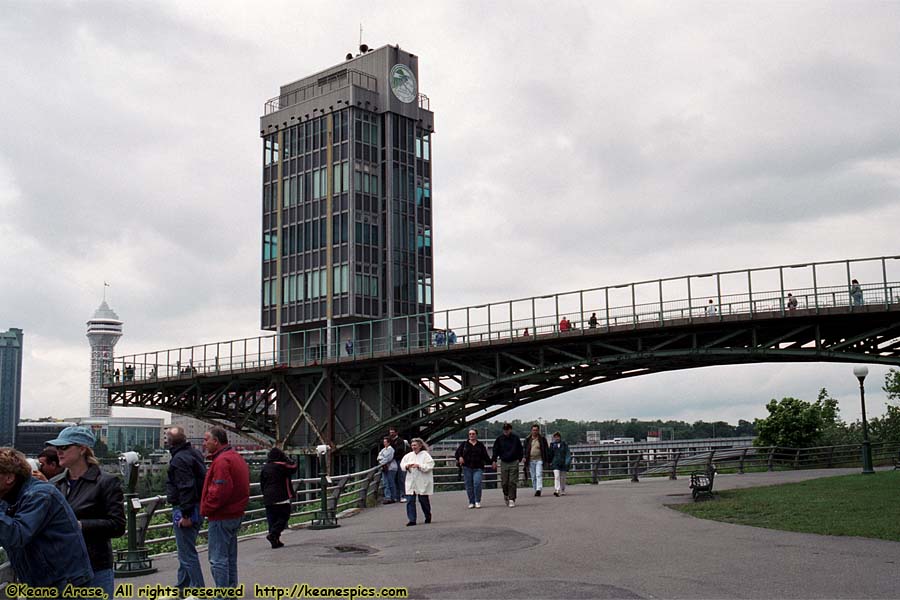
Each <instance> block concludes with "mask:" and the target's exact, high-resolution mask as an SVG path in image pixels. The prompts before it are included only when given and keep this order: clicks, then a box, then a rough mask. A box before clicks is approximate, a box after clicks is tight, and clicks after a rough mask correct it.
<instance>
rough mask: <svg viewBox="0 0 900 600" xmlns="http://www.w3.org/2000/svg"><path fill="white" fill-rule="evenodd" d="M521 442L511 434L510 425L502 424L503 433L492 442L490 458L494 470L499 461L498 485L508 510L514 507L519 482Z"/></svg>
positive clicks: (521, 453)
mask: <svg viewBox="0 0 900 600" xmlns="http://www.w3.org/2000/svg"><path fill="white" fill-rule="evenodd" d="M522 455H523V450H522V440H520V439H519V436H517V435H515V434H514V433H513V432H512V425H510V424H509V423H504V424H503V433H502V434H501V435H500V437H498V438H497V439H496V440H495V441H494V450H493V453H492V457H491V462H492V463H493V466H494V469H496V468H497V459H500V484H501V485H502V486H503V499H504V500H505V501H506V505H507V506H508V507H510V508H515V506H516V486H517V485H518V481H519V461H521V460H522Z"/></svg>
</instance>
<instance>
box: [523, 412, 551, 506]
mask: <svg viewBox="0 0 900 600" xmlns="http://www.w3.org/2000/svg"><path fill="white" fill-rule="evenodd" d="M547 462H550V445H549V444H547V439H546V438H545V437H544V436H542V435H541V427H540V425H537V424H535V425H532V426H531V435H529V436H528V437H527V438H525V472H526V473H528V474H529V475H531V485H532V487H533V488H534V495H535V496H540V495H541V490H542V489H544V463H547Z"/></svg>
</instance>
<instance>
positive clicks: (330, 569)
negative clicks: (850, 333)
mask: <svg viewBox="0 0 900 600" xmlns="http://www.w3.org/2000/svg"><path fill="white" fill-rule="evenodd" d="M853 472H858V469H831V470H820V471H790V472H777V473H753V474H747V475H718V476H717V477H716V487H717V489H727V488H739V487H749V486H756V485H767V484H771V483H785V482H790V481H800V480H804V479H812V478H816V477H827V476H832V475H839V474H844V473H853ZM520 492H522V493H520V495H519V502H518V503H517V506H516V508H513V509H510V508H507V507H505V506H504V505H503V499H502V495H501V492H500V491H499V490H486V491H485V496H484V502H483V505H484V507H483V508H482V509H480V510H469V509H467V508H466V499H465V494H464V492H445V493H440V494H436V495H435V496H433V497H432V501H433V506H434V523H432V524H430V525H423V524H421V522H420V524H419V525H418V526H416V527H405V526H404V524H405V523H406V516H405V510H404V505H402V504H397V505H389V506H380V507H377V508H373V509H368V510H366V511H363V512H362V513H361V514H358V515H356V516H354V517H351V518H347V519H343V520H342V521H341V527H340V528H339V529H333V530H325V531H308V530H297V531H289V532H286V533H285V534H284V535H283V540H284V541H285V543H286V544H287V545H286V546H285V547H284V548H282V549H279V550H271V549H270V548H269V547H268V543H267V542H266V540H265V539H264V538H262V537H260V538H257V539H252V540H248V541H244V542H241V544H240V550H239V555H240V556H239V565H238V571H239V574H240V579H241V581H242V582H245V583H246V584H248V592H247V597H254V596H253V583H260V584H266V585H277V586H291V585H292V584H294V583H308V584H310V585H315V586H353V587H355V586H357V585H364V586H373V587H383V586H406V587H408V588H409V592H410V598H416V599H428V598H433V599H442V598H467V599H480V598H485V599H491V600H499V599H505V598H510V599H516V600H518V599H522V598H573V599H577V598H898V597H900V543H897V542H886V541H879V540H870V539H863V538H847V537H829V536H819V535H813V534H801V533H789V532H782V531H773V530H767V529H760V528H755V527H746V526H742V525H730V524H726V523H717V522H713V521H705V520H700V519H695V518H693V517H690V516H688V515H685V514H683V513H680V512H678V511H674V510H671V509H669V508H666V507H665V505H666V504H673V503H678V502H685V501H689V500H690V495H689V493H688V492H689V490H688V481H687V479H685V478H682V479H679V480H677V481H669V480H666V479H645V480H642V481H641V482H640V483H631V482H627V481H616V482H605V483H603V484H601V485H593V486H592V485H578V486H572V487H570V488H569V494H568V495H566V496H565V497H561V498H556V497H554V496H553V494H552V489H551V490H550V491H549V492H548V491H547V490H546V488H545V494H546V495H544V496H542V497H540V498H535V497H534V496H533V495H532V493H531V492H530V491H529V490H524V491H522V490H520ZM898 517H900V514H898ZM420 520H421V515H420ZM201 559H202V560H203V562H204V571H205V572H206V576H207V585H212V578H211V577H210V576H209V569H208V564H207V557H206V553H205V552H204V553H203V554H202V555H201ZM156 565H157V566H158V567H159V570H160V572H159V573H157V574H155V575H152V576H148V577H142V578H136V579H133V580H130V582H133V583H135V584H137V585H142V584H148V583H149V584H155V583H162V584H171V583H174V579H175V576H174V573H175V569H176V568H177V563H176V560H175V558H174V557H163V558H160V559H158V560H157V561H156ZM125 581H129V580H121V582H125ZM117 583H118V582H117ZM137 585H136V588H135V589H137Z"/></svg>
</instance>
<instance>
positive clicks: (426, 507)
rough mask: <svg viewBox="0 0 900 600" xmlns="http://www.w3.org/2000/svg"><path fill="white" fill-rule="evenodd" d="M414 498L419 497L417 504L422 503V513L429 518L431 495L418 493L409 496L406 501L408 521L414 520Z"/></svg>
mask: <svg viewBox="0 0 900 600" xmlns="http://www.w3.org/2000/svg"><path fill="white" fill-rule="evenodd" d="M416 498H418V499H419V504H421V505H422V513H423V514H424V515H425V519H426V520H428V521H430V520H431V496H422V495H419V494H413V495H412V496H409V497H408V499H407V502H406V518H407V520H408V521H409V522H410V523H415V522H416Z"/></svg>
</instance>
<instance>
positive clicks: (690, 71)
mask: <svg viewBox="0 0 900 600" xmlns="http://www.w3.org/2000/svg"><path fill="white" fill-rule="evenodd" d="M4 8H5V10H4V17H3V19H2V20H0V52H2V56H3V59H0V73H2V75H3V79H4V82H5V84H4V94H2V95H0V129H2V131H3V132H4V143H3V144H2V146H0V235H2V239H3V240H4V253H5V259H4V261H3V263H2V266H0V285H2V287H3V289H4V290H5V292H4V301H3V305H2V307H0V327H8V326H21V327H23V328H24V329H25V330H26V348H28V351H29V361H28V363H27V365H28V366H27V367H26V382H25V383H26V386H25V387H26V391H25V399H26V406H25V408H24V412H25V414H26V415H37V414H44V412H46V411H45V409H44V408H43V407H44V406H47V407H52V409H53V412H54V413H58V414H63V413H68V414H73V413H78V412H84V411H85V410H86V406H87V387H88V372H87V367H88V364H87V363H88V356H87V342H86V340H85V338H84V321H85V320H86V319H87V318H88V317H89V316H90V315H91V313H92V312H93V310H94V308H95V307H96V305H97V304H98V303H99V301H100V297H101V295H102V282H103V281H104V280H106V281H110V283H112V284H113V287H111V288H109V293H110V300H111V303H112V305H113V307H114V308H115V309H116V310H117V311H118V312H119V313H120V315H121V316H122V317H123V318H124V319H125V321H126V336H125V338H123V340H122V341H121V342H120V347H119V350H120V351H121V352H137V351H143V350H152V349H157V348H160V347H166V346H175V345H180V344H190V343H200V342H205V341H215V340H217V339H228V338H235V337H242V336H250V335H256V334H258V333H259V332H258V319H259V317H258V297H259V290H258V278H259V252H260V241H259V238H260V233H259V218H260V217H259V215H260V198H259V196H260V192H259V190H260V183H259V182H260V169H259V166H260V164H259V163H260V142H259V138H258V135H257V134H258V129H257V118H258V116H259V114H260V113H261V111H262V105H263V103H264V102H265V100H266V99H268V98H269V97H271V96H274V95H276V94H277V91H278V86H279V85H281V84H283V83H286V82H288V81H292V80H294V79H296V78H298V77H301V76H303V75H305V74H307V73H309V72H311V71H314V70H317V69H321V68H324V67H326V66H328V65H331V64H333V63H335V62H337V61H339V60H341V58H342V57H343V55H344V54H345V53H346V52H347V51H349V50H352V49H353V47H354V46H355V44H356V41H357V35H358V23H359V22H362V23H363V24H364V28H365V37H366V40H367V41H368V43H369V44H370V45H373V46H378V45H381V44H382V43H399V44H401V45H402V46H403V47H404V48H407V49H409V50H411V51H413V52H415V53H416V54H418V55H419V56H420V68H421V73H420V80H421V81H420V84H421V89H422V91H423V92H425V93H426V94H428V95H429V96H430V97H431V101H432V108H433V109H434V110H435V112H436V115H437V121H436V122H437V133H436V135H435V142H434V156H435V201H436V209H435V215H436V216H435V232H434V235H435V249H436V258H435V263H436V269H437V275H436V286H437V287H436V298H437V300H438V304H439V306H440V307H443V308H446V307H453V306H460V305H465V304H481V303H484V302H486V301H500V300H503V299H504V298H509V297H524V296H529V295H532V294H534V295H542V294H546V293H549V292H552V291H560V290H571V289H579V288H585V287H594V286H600V285H605V284H618V283H623V282H627V281H633V280H643V279H652V278H655V277H659V276H671V275H678V274H684V273H690V272H709V271H715V270H721V269H730V268H742V267H748V266H761V265H769V264H779V263H784V262H796V261H808V260H827V259H835V258H843V257H850V256H866V255H882V254H893V253H896V241H895V237H896V236H895V232H894V229H895V228H893V227H891V224H893V223H896V222H898V219H900V209H898V208H897V203H896V202H895V199H896V197H897V195H898V191H900V189H898V188H900V147H898V146H900V143H898V141H897V140H898V139H900V135H898V134H900V126H898V124H897V120H896V107H897V106H898V105H900V75H898V73H900V68H898V66H900V65H898V60H900V59H898V57H900V35H898V34H900V31H898V29H900V25H898V24H900V6H898V5H896V4H889V3H882V4H870V5H867V6H866V10H865V11H859V10H858V6H855V5H846V4H843V3H820V4H817V5H815V6H809V5H803V4H789V5H785V4H782V3H764V4H762V5H760V4H733V3H732V4H719V3H706V2H688V3H679V4H678V5H670V4H666V3H657V2H647V3H633V2H628V3H591V2H574V1H573V2H563V3H556V4H552V5H547V4H546V3H537V2H517V3H514V4H513V3H479V2H462V3H457V2H454V3H449V2H448V3H429V4H428V5H427V7H424V8H423V6H422V5H420V4H415V3H411V2H406V3H404V2H396V3H377V2H376V3H370V2H350V3H345V4H342V5H341V7H340V10H335V9H334V7H333V6H331V5H329V6H325V5H323V6H321V7H319V6H315V5H308V4H303V5H301V4H297V3H290V2H287V3H282V4H276V5H272V6H270V7H269V8H268V9H267V10H265V11H262V10H259V9H258V8H255V7H252V6H250V5H243V4H240V3H224V4H223V3H215V4H209V3H200V2H192V3H121V2H89V3H87V2H72V3H53V4H48V3H34V2H7V3H6V5H5V6H4ZM312 24H314V25H312ZM473 242H477V248H478V249H477V251H473V248H475V247H476V246H475V244H473ZM792 276H793V275H792ZM865 276H866V277H874V276H877V273H876V274H874V275H873V274H866V275H865ZM798 281H799V280H798ZM798 285H799V284H798ZM727 369H728V370H727V371H723V372H727V373H729V376H728V381H729V387H727V388H724V387H723V386H721V380H722V378H721V377H720V376H717V373H718V370H717V369H705V370H697V371H692V372H685V373H670V374H665V375H658V376H653V377H647V378H638V379H636V380H633V381H628V382H617V383H615V384H607V385H604V386H598V387H596V388H593V389H590V390H587V391H584V392H579V393H573V394H571V397H569V396H566V397H560V398H556V399H552V400H547V401H544V402H543V403H539V404H538V405H536V410H540V411H541V412H540V414H539V416H543V417H544V418H552V417H553V416H555V415H557V416H573V417H578V418H608V417H609V416H610V415H612V416H620V417H621V418H627V417H628V416H640V417H657V416H658V417H668V416H674V417H682V416H683V417H684V418H707V419H712V418H726V417H728V418H730V419H731V420H736V419H737V418H752V417H754V416H760V415H761V413H762V410H763V409H762V406H763V404H764V403H765V401H766V400H768V399H769V398H770V397H781V396H783V395H799V396H802V397H807V398H812V397H814V395H815V392H816V391H817V389H818V387H821V386H822V385H828V386H829V389H831V387H832V386H835V388H836V389H835V390H833V391H834V393H835V394H841V395H842V396H841V397H842V401H843V398H844V396H846V398H847V399H848V400H847V401H848V402H850V403H852V398H853V389H852V384H853V383H854V382H853V381H849V382H848V381H845V380H846V379H847V377H846V373H845V371H847V368H846V366H845V365H787V366H784V365H779V366H762V367H754V368H752V369H749V370H748V369H747V368H745V367H734V368H727ZM873 376H874V370H873ZM873 381H874V380H873ZM732 384H733V385H732ZM737 388H739V389H737ZM876 396H877V395H876ZM39 402H43V403H47V402H49V404H40V405H38V403H39ZM874 403H876V404H877V400H875V401H874ZM522 410H523V411H528V410H531V408H528V409H522ZM531 414H532V415H534V414H535V413H531Z"/></svg>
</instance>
